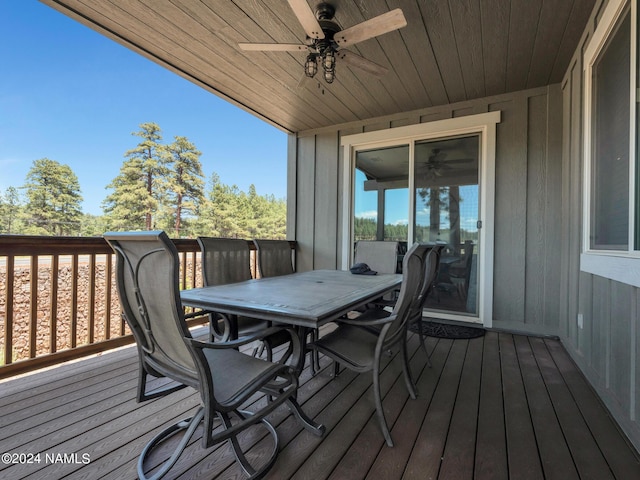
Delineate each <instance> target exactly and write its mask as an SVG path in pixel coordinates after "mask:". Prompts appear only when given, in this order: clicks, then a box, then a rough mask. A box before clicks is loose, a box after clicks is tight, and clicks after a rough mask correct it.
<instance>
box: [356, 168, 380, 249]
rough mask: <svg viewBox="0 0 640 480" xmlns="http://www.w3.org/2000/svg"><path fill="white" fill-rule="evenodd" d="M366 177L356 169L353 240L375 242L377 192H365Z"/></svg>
mask: <svg viewBox="0 0 640 480" xmlns="http://www.w3.org/2000/svg"><path fill="white" fill-rule="evenodd" d="M366 181H367V177H366V175H365V174H364V172H362V171H361V170H359V169H357V168H356V175H355V185H354V191H355V194H354V195H355V199H354V201H355V207H354V214H353V216H354V218H353V230H354V240H355V241H356V242H357V241H358V240H375V239H376V235H377V231H378V191H377V190H374V191H366V190H365V182H366Z"/></svg>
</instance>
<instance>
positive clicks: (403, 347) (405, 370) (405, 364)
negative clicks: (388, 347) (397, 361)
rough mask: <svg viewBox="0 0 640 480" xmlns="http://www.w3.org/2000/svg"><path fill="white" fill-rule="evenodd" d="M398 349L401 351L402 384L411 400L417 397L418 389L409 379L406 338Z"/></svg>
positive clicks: (409, 370)
mask: <svg viewBox="0 0 640 480" xmlns="http://www.w3.org/2000/svg"><path fill="white" fill-rule="evenodd" d="M400 349H401V350H402V374H403V376H404V384H405V385H406V386H407V391H408V392H409V395H410V396H411V398H412V399H413V400H415V399H416V397H417V396H418V387H417V385H416V382H415V381H414V380H413V378H411V368H410V366H409V353H408V352H407V342H406V337H405V341H404V342H402V343H401V344H400Z"/></svg>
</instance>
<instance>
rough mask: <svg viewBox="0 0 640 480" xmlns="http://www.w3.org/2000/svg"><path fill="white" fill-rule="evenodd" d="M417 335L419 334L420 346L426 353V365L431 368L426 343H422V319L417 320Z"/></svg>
mask: <svg viewBox="0 0 640 480" xmlns="http://www.w3.org/2000/svg"><path fill="white" fill-rule="evenodd" d="M418 335H419V336H420V347H421V348H422V350H424V353H426V354H427V365H428V366H429V368H431V366H432V365H431V354H430V353H429V350H427V345H426V344H425V343H424V334H423V330H422V319H419V320H418Z"/></svg>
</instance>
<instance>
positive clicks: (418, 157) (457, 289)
mask: <svg viewBox="0 0 640 480" xmlns="http://www.w3.org/2000/svg"><path fill="white" fill-rule="evenodd" d="M479 148H480V140H479V137H478V135H472V136H465V137H455V138H446V139H438V140H429V141H420V142H416V144H415V161H414V182H415V208H414V215H413V218H414V222H415V223H414V232H415V240H416V241H418V242H437V243H441V244H443V245H444V250H443V253H442V256H441V260H440V269H439V274H438V277H437V278H436V281H435V285H434V290H433V291H432V294H431V295H430V296H429V300H428V302H427V305H426V307H427V308H428V309H432V310H441V311H447V312H455V313H456V314H463V315H472V316H476V315H478V295H477V290H478V289H477V285H478V261H477V259H478V247H479V245H478V240H479V235H478V225H479V224H478V219H479V196H478V193H479V191H478V167H479Z"/></svg>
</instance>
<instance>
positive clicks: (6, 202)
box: [0, 187, 22, 234]
mask: <svg viewBox="0 0 640 480" xmlns="http://www.w3.org/2000/svg"><path fill="white" fill-rule="evenodd" d="M21 211H22V205H21V204H20V193H19V192H18V189H17V188H15V187H8V188H7V189H6V190H5V192H4V195H0V233H7V234H11V233H17V232H19V231H20V228H21V226H20V225H19V223H18V222H19V218H20V212H21Z"/></svg>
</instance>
